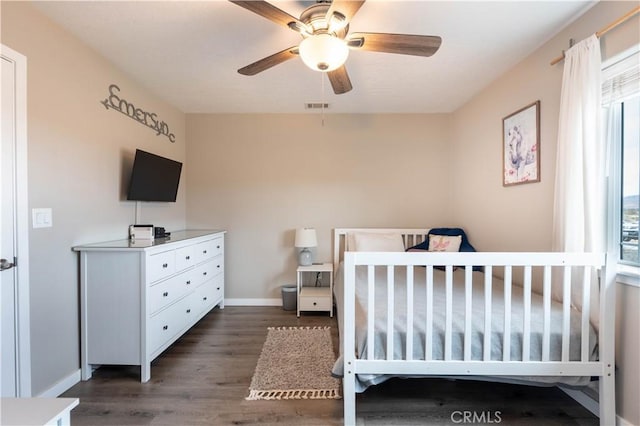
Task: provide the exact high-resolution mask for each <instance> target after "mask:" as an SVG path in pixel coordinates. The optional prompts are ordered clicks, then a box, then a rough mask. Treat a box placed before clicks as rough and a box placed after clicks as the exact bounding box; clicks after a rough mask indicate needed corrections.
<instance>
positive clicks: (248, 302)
mask: <svg viewBox="0 0 640 426" xmlns="http://www.w3.org/2000/svg"><path fill="white" fill-rule="evenodd" d="M224 305H225V306H282V299H226V298H225V299H224Z"/></svg>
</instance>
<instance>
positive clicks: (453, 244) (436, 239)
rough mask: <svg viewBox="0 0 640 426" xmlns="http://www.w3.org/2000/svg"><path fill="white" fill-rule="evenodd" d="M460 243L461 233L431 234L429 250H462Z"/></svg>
mask: <svg viewBox="0 0 640 426" xmlns="http://www.w3.org/2000/svg"><path fill="white" fill-rule="evenodd" d="M460 243H462V236H460V235H455V236H448V235H433V234H431V235H429V251H460Z"/></svg>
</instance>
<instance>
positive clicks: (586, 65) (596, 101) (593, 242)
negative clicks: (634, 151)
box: [553, 35, 606, 326]
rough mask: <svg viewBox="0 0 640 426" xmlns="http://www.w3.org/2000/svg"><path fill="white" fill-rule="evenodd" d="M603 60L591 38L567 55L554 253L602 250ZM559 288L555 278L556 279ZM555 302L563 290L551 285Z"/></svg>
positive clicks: (578, 282) (576, 278)
mask: <svg viewBox="0 0 640 426" xmlns="http://www.w3.org/2000/svg"><path fill="white" fill-rule="evenodd" d="M601 67H602V63H601V56H600V41H599V39H598V38H597V37H596V36H595V35H592V36H591V37H589V38H587V39H585V40H583V41H581V42H579V43H577V44H576V45H574V46H573V47H572V48H571V49H569V50H568V51H567V52H566V53H565V60H564V72H563V76H562V92H561V97H560V119H559V126H558V145H557V155H556V179H555V196H554V212H553V250H554V251H563V252H602V251H604V250H605V220H606V210H605V209H606V202H605V200H606V181H605V165H606V161H605V155H606V149H605V145H604V141H603V139H602V134H601V108H602V102H601V99H602V87H601ZM592 275H593V277H592V280H591V281H592V283H591V298H590V299H591V304H590V306H591V312H590V317H591V319H592V323H594V325H596V326H597V324H596V322H597V314H598V307H599V299H598V297H597V294H598V285H597V280H596V277H595V273H593V274H592ZM554 282H555V283H556V284H559V280H558V279H554ZM571 289H572V291H571V301H572V304H573V305H574V306H576V307H578V308H582V304H583V303H582V294H583V292H582V276H581V275H580V274H577V273H574V275H573V280H572V287H571ZM554 297H555V298H557V299H558V300H560V299H562V289H561V288H559V287H558V286H554Z"/></svg>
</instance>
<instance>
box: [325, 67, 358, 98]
mask: <svg viewBox="0 0 640 426" xmlns="http://www.w3.org/2000/svg"><path fill="white" fill-rule="evenodd" d="M327 75H328V76H329V81H330V82H331V87H333V93H335V94H336V95H341V94H343V93H347V92H348V91H349V90H351V89H353V86H352V85H351V80H349V74H347V68H345V66H344V65H343V66H341V67H340V68H338V69H335V70H333V71H329V72H328V73H327Z"/></svg>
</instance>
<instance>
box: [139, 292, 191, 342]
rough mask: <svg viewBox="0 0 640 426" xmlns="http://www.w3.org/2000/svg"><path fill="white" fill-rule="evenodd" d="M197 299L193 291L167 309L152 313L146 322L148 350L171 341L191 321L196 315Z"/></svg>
mask: <svg viewBox="0 0 640 426" xmlns="http://www.w3.org/2000/svg"><path fill="white" fill-rule="evenodd" d="M197 307H198V300H197V297H196V294H195V292H192V293H191V294H189V295H188V296H186V297H184V298H183V299H181V300H178V301H177V302H176V303H174V304H173V305H171V306H169V307H168V308H167V309H165V310H163V311H160V312H158V313H157V314H156V315H153V316H152V317H151V319H150V320H149V323H148V329H147V333H148V342H149V351H148V353H150V354H151V353H153V352H155V351H157V350H158V349H159V348H160V347H161V346H163V345H164V344H166V343H167V342H169V341H171V340H172V339H173V338H174V337H176V336H177V335H180V334H181V333H182V331H183V330H184V329H185V328H186V327H187V326H188V325H189V324H191V323H192V322H193V318H195V316H196V315H197V313H198V312H197Z"/></svg>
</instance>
